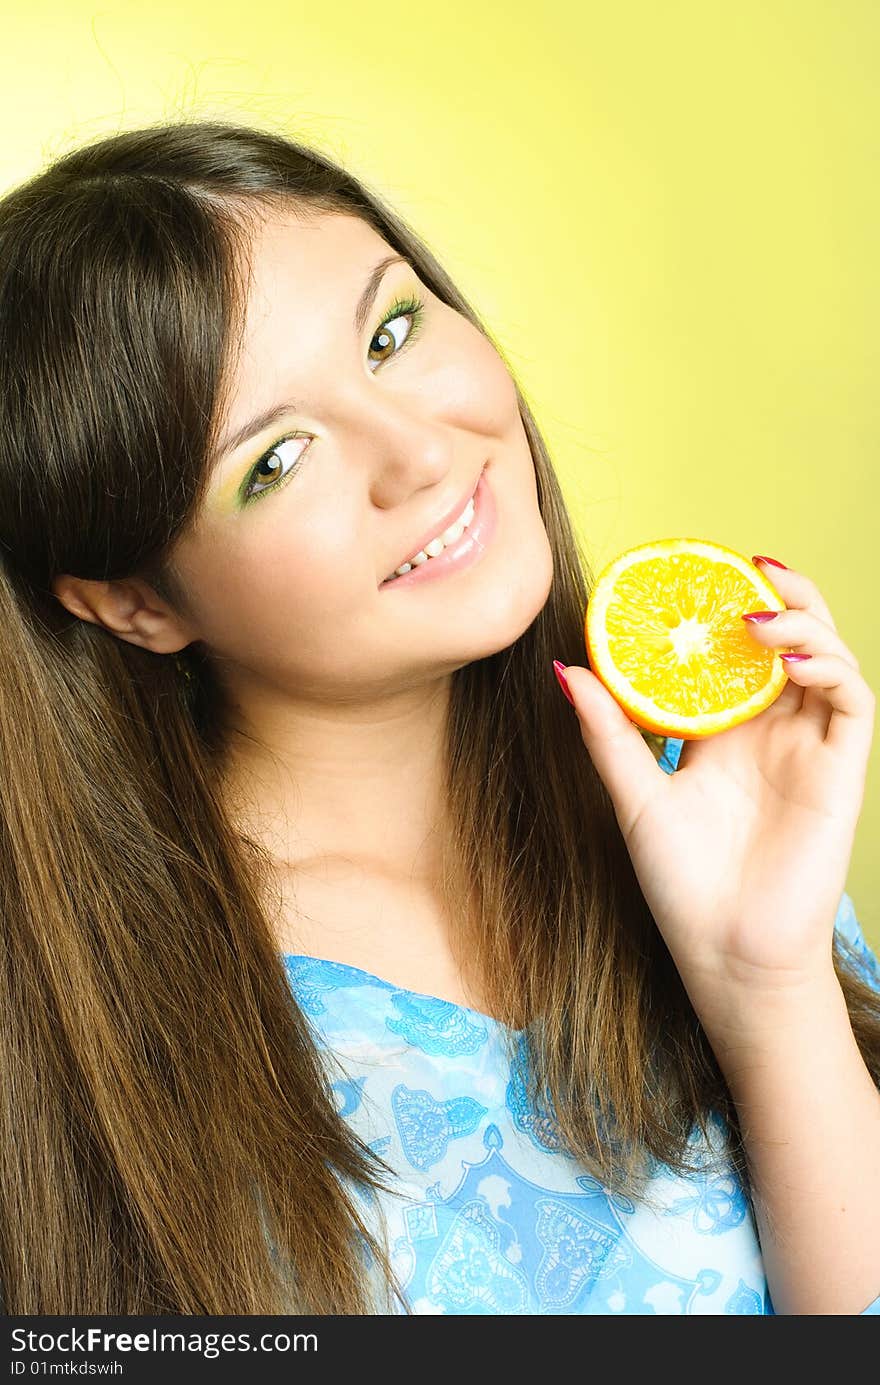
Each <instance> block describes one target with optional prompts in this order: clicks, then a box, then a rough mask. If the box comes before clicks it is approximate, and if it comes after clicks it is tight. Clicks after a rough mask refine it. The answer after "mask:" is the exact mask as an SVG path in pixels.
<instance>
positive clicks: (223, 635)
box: [186, 495, 372, 666]
mask: <svg viewBox="0 0 880 1385" xmlns="http://www.w3.org/2000/svg"><path fill="white" fill-rule="evenodd" d="M257 503H258V505H265V506H266V509H267V511H268V510H269V509H270V508H271V509H272V511H273V513H272V514H271V515H269V514H268V513H266V514H265V516H264V517H262V518H260V517H257V516H254V519H255V523H254V524H253V525H251V527H250V532H249V534H248V535H247V537H246V539H244V540H241V541H239V542H238V543H237V544H236V545H235V546H234V547H233V546H232V545H231V544H230V543H229V542H226V543H225V544H223V543H219V542H218V543H217V544H213V545H211V546H210V548H207V549H205V550H203V552H202V553H201V554H200V555H199V560H198V563H197V564H192V565H191V566H190V569H189V571H188V572H187V574H186V576H187V580H188V582H189V584H190V590H191V591H192V590H195V591H198V593H199V598H198V602H197V606H196V610H195V619H196V620H197V621H198V624H199V629H200V632H201V638H202V639H203V640H204V641H205V643H206V644H207V645H208V646H209V647H210V648H212V649H215V650H216V651H218V652H221V653H222V654H224V655H225V656H226V657H228V658H232V659H242V660H244V661H247V660H249V659H253V660H255V661H256V662H258V663H264V662H265V661H266V658H267V657H268V658H269V660H270V662H271V660H272V659H273V658H274V657H276V656H277V655H278V654H279V652H280V651H281V650H282V649H284V650H288V651H289V650H296V651H297V654H296V660H295V662H296V664H297V665H298V666H299V665H300V664H302V665H303V666H305V665H307V664H308V661H309V659H310V658H311V657H313V655H314V654H315V653H316V652H317V651H318V650H320V649H321V648H323V649H324V650H325V652H326V643H327V635H326V632H327V629H328V626H330V627H333V626H335V627H337V628H338V629H340V631H341V630H342V628H343V627H344V626H345V623H346V621H347V620H348V619H350V618H351V617H352V614H353V613H354V612H355V611H356V610H357V609H358V602H360V603H362V602H363V584H364V580H365V577H364V564H365V563H366V562H367V561H368V556H367V555H364V554H361V555H359V556H358V555H357V554H355V555H352V554H351V552H350V551H349V550H348V548H347V546H346V544H345V542H344V532H343V531H344V525H343V523H342V521H341V520H340V521H339V522H338V523H337V524H335V525H334V524H333V521H332V516H331V519H330V522H329V523H328V521H327V520H326V519H325V520H323V521H322V523H320V524H311V523H308V522H302V521H301V520H299V519H297V521H296V522H294V519H293V517H292V515H291V513H290V511H289V510H288V509H287V508H286V507H285V498H284V497H283V496H282V495H278V496H277V497H273V498H272V499H270V498H268V497H267V499H266V500H265V501H259V502H257ZM291 503H293V502H291ZM345 532H348V531H345ZM368 575H369V577H370V578H372V573H370V574H368Z"/></svg>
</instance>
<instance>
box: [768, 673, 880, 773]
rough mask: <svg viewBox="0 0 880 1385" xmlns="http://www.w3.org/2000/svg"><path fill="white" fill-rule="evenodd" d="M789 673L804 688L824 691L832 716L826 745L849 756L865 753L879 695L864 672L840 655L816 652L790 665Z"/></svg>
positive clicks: (872, 732) (872, 729)
mask: <svg viewBox="0 0 880 1385" xmlns="http://www.w3.org/2000/svg"><path fill="white" fill-rule="evenodd" d="M786 672H787V674H788V676H789V678H790V679H791V681H792V682H793V683H797V684H798V686H799V687H801V688H809V689H811V690H814V691H818V692H821V693H822V695H823V696H824V697H825V699H826V700H827V702H828V704H829V706H830V709H831V716H830V719H829V721H828V726H827V728H826V731H825V744H826V745H828V746H830V747H831V748H832V749H834V750H837V751H839V752H841V753H842V754H845V755H855V756H862V755H864V757H865V759H866V760H867V755H868V751H869V749H870V746H871V740H872V737H873V734H874V712H875V706H876V698H875V696H874V693H873V692H872V691H871V689H870V688H869V687H868V684H867V683H866V682H865V680H864V678H863V677H862V676H861V674H860V673H857V672H856V670H855V669H854V668H853V667H852V665H851V664H848V663H847V661H846V660H845V659H841V658H840V657H839V655H837V654H815V655H813V657H812V658H809V659H805V660H803V662H799V663H793V664H786Z"/></svg>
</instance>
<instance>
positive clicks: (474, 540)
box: [379, 467, 498, 591]
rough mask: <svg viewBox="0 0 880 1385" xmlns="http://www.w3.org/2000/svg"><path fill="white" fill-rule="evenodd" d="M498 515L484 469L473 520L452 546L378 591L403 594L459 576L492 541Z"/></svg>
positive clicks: (475, 497) (380, 586)
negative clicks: (454, 574)
mask: <svg viewBox="0 0 880 1385" xmlns="http://www.w3.org/2000/svg"><path fill="white" fill-rule="evenodd" d="M497 526H498V514H497V511H496V508H495V497H494V495H493V494H492V490H491V488H490V486H489V482H488V480H487V477H486V467H484V468H483V470H482V471H481V472H480V479H479V481H478V482H477V489H476V490H475V491H474V517H473V519H472V520H471V522H470V524H469V525H468V527H467V529H465V530H464V532H463V533H462V535H461V537H460V538H459V539H456V541H455V543H451V544H447V546H446V547H445V548H444V550H443V552H442V553H441V554H440V555H439V557H437V558H428V559H427V560H426V561H425V562H424V563H419V564H418V566H417V567H413V568H410V570H409V572H405V573H404V574H403V576H402V577H390V578H386V580H385V581H384V582H381V583H380V584H379V590H380V591H391V590H392V589H393V590H394V591H405V590H406V589H407V588H409V587H412V586H421V585H422V584H424V583H425V582H436V581H438V580H442V579H443V578H444V577H447V576H451V574H452V573H455V572H460V571H462V569H464V568H469V567H471V566H472V565H473V564H474V563H477V562H479V560H480V558H481V557H482V556H483V554H484V553H485V552H486V549H487V548H488V547H489V545H490V544H491V542H492V540H493V539H494V538H495V531H496V529H497Z"/></svg>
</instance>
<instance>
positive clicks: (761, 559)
mask: <svg viewBox="0 0 880 1385" xmlns="http://www.w3.org/2000/svg"><path fill="white" fill-rule="evenodd" d="M752 562H753V563H772V564H773V566H774V567H781V568H784V569H785V571H786V572H789V571H790V568H787V567H786V566H785V563H778V562H777V561H776V559H775V558H765V557H763V556H762V554H760V553H756V554H755V556H754V558H753V559H752Z"/></svg>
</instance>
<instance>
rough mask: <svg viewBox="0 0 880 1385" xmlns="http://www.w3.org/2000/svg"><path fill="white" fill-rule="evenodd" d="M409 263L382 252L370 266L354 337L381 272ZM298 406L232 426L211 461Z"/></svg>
mask: <svg viewBox="0 0 880 1385" xmlns="http://www.w3.org/2000/svg"><path fill="white" fill-rule="evenodd" d="M409 263H410V261H409V260H408V259H407V257H406V256H405V255H386V257H385V259H384V260H380V261H379V263H378V264H377V265H375V266H374V268H373V270H372V271H371V273H370V277H369V279H368V280H367V282H366V284H365V285H364V290H363V293H362V294H361V296H360V298H359V299H358V301H357V306H356V307H355V310H354V330H355V333H356V334H357V336H360V334H361V332H362V331H363V330H364V326H365V324H366V321H367V317H368V316H369V312H370V309H371V308H372V306H373V303H374V302H375V299H376V294H377V293H378V292H379V285H380V284H381V282H382V279H383V277H384V275H385V271H386V270H387V269H390V268H391V266H392V265H393V264H409ZM298 408H299V405H298V403H297V402H296V400H285V401H284V402H283V403H281V404H274V405H273V406H272V407H271V408H269V409H264V410H263V411H262V413H259V414H255V415H254V417H253V418H250V419H248V421H247V423H243V424H242V426H241V427H240V428H236V429H235V431H234V432H232V433H229V434H228V436H227V437H225V438H224V439H223V442H222V443H221V444H220V447H219V448H218V449H217V452H216V453H215V461H218V462H219V461H221V460H222V459H223V458H224V457H225V456H227V454H228V453H230V452H235V451H236V450H237V449H238V448H239V447H241V445H242V443H245V442H247V440H248V438H251V437H253V436H254V434H255V433H262V432H263V430H264V429H266V428H269V427H271V425H272V424H273V423H277V422H278V421H279V420H280V419H282V418H283V417H284V416H285V414H288V413H292V412H294V411H295V410H296V409H298Z"/></svg>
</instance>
